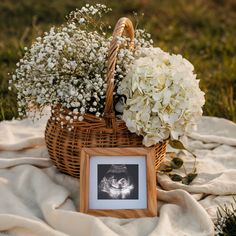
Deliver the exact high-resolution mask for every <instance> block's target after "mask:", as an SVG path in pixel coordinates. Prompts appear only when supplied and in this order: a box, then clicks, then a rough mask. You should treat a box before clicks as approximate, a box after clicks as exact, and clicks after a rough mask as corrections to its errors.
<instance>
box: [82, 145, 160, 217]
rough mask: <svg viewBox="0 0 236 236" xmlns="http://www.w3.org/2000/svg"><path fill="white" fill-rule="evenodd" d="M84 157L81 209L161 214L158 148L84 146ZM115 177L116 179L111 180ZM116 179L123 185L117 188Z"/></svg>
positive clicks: (114, 214)
mask: <svg viewBox="0 0 236 236" xmlns="http://www.w3.org/2000/svg"><path fill="white" fill-rule="evenodd" d="M80 158H81V161H80V168H81V169H80V206H79V210H80V212H83V213H86V214H91V215H95V216H110V217H119V218H137V217H153V216H156V215H157V195H156V192H157V191H156V171H155V167H154V166H155V165H154V159H155V155H154V148H142V147H130V148H83V149H82V152H81V157H80ZM99 163H100V164H99ZM130 163H131V164H130ZM142 163H145V164H142ZM91 170H92V171H91ZM105 170H107V171H105ZM144 170H145V171H144ZM121 174H127V176H128V177H127V178H121V177H122V176H121ZM118 175H119V177H117V178H116V177H114V176H118ZM102 176H104V177H102ZM109 176H110V177H109ZM120 176H121V177H120ZM108 177H109V178H108ZM136 177H137V178H136ZM111 178H115V180H114V179H113V180H112V181H110V182H109V181H108V180H110V179H111ZM119 178H120V179H119ZM117 180H119V181H117ZM127 180H128V181H127ZM131 180H132V181H133V182H132V181H131ZM99 181H100V182H99ZM114 181H115V182H114ZM116 181H117V182H116ZM120 181H121V182H120ZM122 181H123V182H122ZM130 181H131V182H130ZM135 181H136V182H135ZM104 183H105V184H104ZM106 183H112V184H111V185H109V186H112V187H111V188H110V189H109V188H106V187H107V186H108V184H106ZM114 183H115V184H116V185H115V186H119V188H116V190H117V189H118V190H117V191H115V192H114V191H113V190H114V189H113V184H114ZM117 183H118V185H117ZM94 186H95V187H94ZM120 186H124V190H123V189H122V188H121V187H120ZM127 186H128V187H127ZM130 186H131V187H130ZM127 189H128V190H127ZM130 189H132V190H130ZM106 190H107V191H106ZM145 190H146V192H145ZM122 191H123V192H122ZM104 196H105V198H104ZM111 196H112V197H113V198H112V197H111ZM107 197H109V199H108V198H107ZM118 198H119V199H118ZM131 198H132V199H131ZM145 202H146V203H145ZM132 206H134V208H133V207H132ZM136 206H137V207H136Z"/></svg>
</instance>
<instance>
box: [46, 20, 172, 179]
mask: <svg viewBox="0 0 236 236" xmlns="http://www.w3.org/2000/svg"><path fill="white" fill-rule="evenodd" d="M124 33H125V34H126V35H128V36H129V37H130V39H131V40H130V44H129V47H130V48H133V46H134V45H133V44H134V43H133V40H134V29H133V24H132V22H131V21H130V20H129V19H128V18H124V17H123V18H121V19H120V20H119V21H118V22H117V24H116V26H115V29H114V31H113V39H112V42H111V46H110V49H109V54H108V74H107V91H106V102H105V110H104V115H103V117H96V116H95V115H92V114H85V116H84V120H83V121H74V123H73V124H72V125H73V126H74V129H73V130H71V131H68V129H66V128H62V127H61V125H60V122H58V121H56V119H55V118H56V117H58V116H59V115H60V106H58V108H57V109H55V111H54V113H52V115H51V117H50V118H49V120H48V123H47V127H46V131H45V139H46V145H47V148H48V152H49V155H50V158H51V159H52V161H53V163H54V164H55V165H56V166H57V168H58V169H59V170H60V171H61V172H63V173H66V174H69V175H71V176H73V177H77V178H78V177H79V174H80V152H81V149H82V148H83V147H86V148H89V147H93V148H94V147H143V145H142V139H143V137H142V136H138V135H136V134H134V133H131V132H129V130H128V129H127V127H126V125H125V123H124V121H122V120H120V119H118V118H116V116H115V113H114V108H113V89H114V85H113V80H114V72H115V65H116V60H117V53H118V50H119V45H118V42H117V36H121V35H122V34H124ZM67 112H70V111H69V110H68V111H67ZM64 123H66V121H64ZM166 144H167V142H163V143H159V144H157V145H155V146H154V147H153V148H154V149H155V168H156V170H157V169H158V167H159V165H160V164H161V162H162V161H163V159H164V158H165V153H166Z"/></svg>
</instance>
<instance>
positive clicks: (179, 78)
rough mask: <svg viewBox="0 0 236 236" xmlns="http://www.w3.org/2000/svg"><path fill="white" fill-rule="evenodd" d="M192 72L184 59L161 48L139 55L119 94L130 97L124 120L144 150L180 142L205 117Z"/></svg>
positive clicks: (149, 49)
mask: <svg viewBox="0 0 236 236" xmlns="http://www.w3.org/2000/svg"><path fill="white" fill-rule="evenodd" d="M193 70H194V67H193V65H192V64H191V63H190V62H189V61H188V60H186V59H184V58H183V57H182V56H181V55H174V54H172V55H171V54H169V53H166V52H164V51H162V50H161V49H160V48H142V49H140V50H139V51H137V52H136V58H135V60H134V61H133V63H132V64H131V65H130V67H129V70H128V73H127V75H126V77H125V78H124V79H123V81H122V82H121V84H120V87H119V89H118V93H120V94H124V95H125V96H126V97H127V101H126V104H125V106H124V111H123V116H122V119H123V120H124V121H125V122H126V125H127V127H128V128H129V130H130V131H131V132H135V133H137V134H138V135H142V136H143V137H144V139H143V144H144V145H145V146H152V145H154V144H156V143H158V142H161V141H163V140H165V139H168V138H169V137H170V138H172V139H178V138H179V137H180V136H181V135H183V134H184V133H185V132H186V130H187V129H188V128H190V127H191V126H194V125H195V123H196V121H197V119H198V118H199V117H200V116H201V115H202V106H203V105H204V103H205V99H204V93H203V92H202V91H201V90H200V88H199V80H196V75H195V74H194V73H193Z"/></svg>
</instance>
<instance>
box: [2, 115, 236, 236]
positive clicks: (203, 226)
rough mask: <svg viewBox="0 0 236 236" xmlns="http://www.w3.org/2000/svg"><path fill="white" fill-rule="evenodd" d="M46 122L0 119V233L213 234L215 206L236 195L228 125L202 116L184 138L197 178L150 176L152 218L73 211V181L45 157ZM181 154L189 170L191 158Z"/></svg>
mask: <svg viewBox="0 0 236 236" xmlns="http://www.w3.org/2000/svg"><path fill="white" fill-rule="evenodd" d="M46 121H47V115H46V116H44V117H43V118H42V119H40V120H37V121H35V122H32V121H31V120H29V119H25V120H22V121H17V120H14V121H4V122H1V123H0V232H1V233H0V235H16V236H18V235H19V236H28V235H33V236H36V235H37V236H51V235H53V236H54V235H57V236H67V235H71V236H72V235H73V236H79V235H82V236H83V235H85V236H89V235H100V236H102V235H106V236H115V235H116V236H117V235H124V236H125V235H132V236H143V235H151V236H154V235H158V236H172V235H173V236H174V235H175V236H184V235H185V236H188V235H191V236H194V235H196V236H198V235H199V236H205V235H206V236H207V235H214V226H213V222H212V220H214V219H215V217H216V209H217V206H218V204H225V203H226V204H229V203H230V202H233V198H232V195H234V194H235V195H236V148H235V146H236V125H235V124H234V123H232V122H230V121H227V120H224V119H219V118H213V117H203V118H202V120H201V122H200V123H199V125H198V129H197V131H195V132H194V133H190V134H189V135H188V137H185V139H184V142H185V144H186V146H188V147H189V148H190V149H191V150H194V153H195V154H196V155H197V160H198V164H197V169H198V173H199V175H198V177H197V178H196V179H195V180H194V181H193V183H191V184H190V185H189V186H186V185H183V184H180V183H177V182H173V181H171V180H170V179H169V177H167V176H165V175H160V176H158V181H159V187H158V189H157V192H158V206H159V216H158V217H153V218H140V219H116V218H110V217H104V218H101V217H100V218H98V217H93V216H90V215H86V214H82V213H79V212H77V211H76V209H77V208H78V202H79V183H78V181H77V180H76V179H74V178H71V177H69V176H67V175H64V174H61V173H59V172H58V171H57V170H56V168H55V167H53V166H52V164H51V162H50V160H49V159H48V154H47V150H46V148H45V144H44V129H45V125H46ZM171 151H173V150H171ZM181 156H182V158H183V159H184V160H185V166H186V169H187V171H189V170H191V168H192V165H193V158H192V157H191V156H188V155H187V154H186V153H185V152H183V153H182V154H181ZM180 173H181V170H180Z"/></svg>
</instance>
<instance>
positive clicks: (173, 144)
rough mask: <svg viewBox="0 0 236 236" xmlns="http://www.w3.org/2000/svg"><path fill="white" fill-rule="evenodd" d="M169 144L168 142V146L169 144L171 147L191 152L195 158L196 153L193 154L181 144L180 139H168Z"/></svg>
mask: <svg viewBox="0 0 236 236" xmlns="http://www.w3.org/2000/svg"><path fill="white" fill-rule="evenodd" d="M169 144H170V146H171V147H172V148H175V149H180V150H186V151H187V152H189V153H191V154H192V155H193V157H194V158H197V157H196V155H195V154H194V153H193V152H192V151H190V150H188V149H187V148H186V147H185V146H184V145H183V143H182V142H181V141H179V140H176V139H174V140H169Z"/></svg>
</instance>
